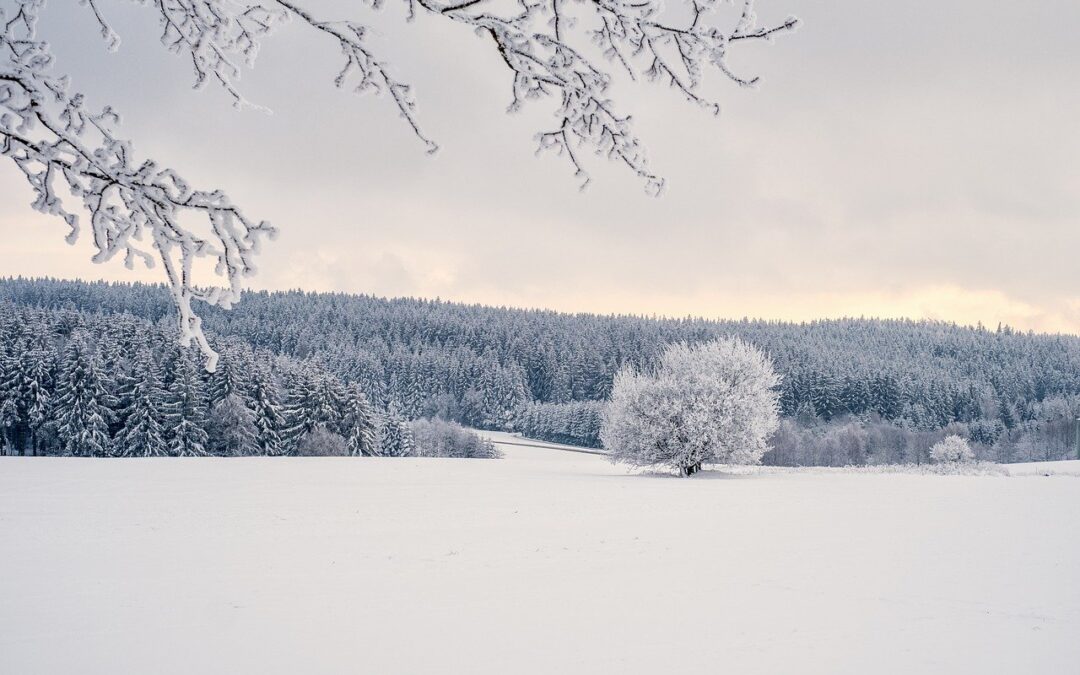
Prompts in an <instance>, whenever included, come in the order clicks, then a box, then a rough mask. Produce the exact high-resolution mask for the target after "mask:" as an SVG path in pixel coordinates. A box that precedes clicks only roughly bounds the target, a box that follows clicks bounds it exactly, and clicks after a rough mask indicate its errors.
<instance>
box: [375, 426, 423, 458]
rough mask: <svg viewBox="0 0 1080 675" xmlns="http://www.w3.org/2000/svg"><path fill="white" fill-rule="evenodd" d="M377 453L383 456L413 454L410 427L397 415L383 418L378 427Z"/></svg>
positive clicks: (406, 455) (407, 455)
mask: <svg viewBox="0 0 1080 675" xmlns="http://www.w3.org/2000/svg"><path fill="white" fill-rule="evenodd" d="M379 454H380V455H382V456H383V457H411V456H412V455H414V454H415V447H414V442H413V434H412V429H411V428H410V427H409V423H408V422H405V421H404V420H402V419H400V418H397V417H389V418H387V419H385V420H384V421H383V423H382V426H381V427H380V428H379Z"/></svg>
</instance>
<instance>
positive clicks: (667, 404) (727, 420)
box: [600, 338, 780, 475]
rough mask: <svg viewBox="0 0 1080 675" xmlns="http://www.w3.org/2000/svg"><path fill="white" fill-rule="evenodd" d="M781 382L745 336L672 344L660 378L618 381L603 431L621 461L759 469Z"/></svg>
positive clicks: (684, 468) (629, 372)
mask: <svg viewBox="0 0 1080 675" xmlns="http://www.w3.org/2000/svg"><path fill="white" fill-rule="evenodd" d="M779 382H780V378H779V377H778V376H777V374H776V372H775V371H774V370H773V367H772V363H771V362H770V361H769V359H768V358H767V357H766V356H765V355H764V354H763V353H762V352H761V351H760V350H759V349H757V348H756V347H754V346H753V345H750V344H747V343H745V342H743V341H742V340H739V339H738V338H728V339H724V340H717V341H715V342H707V343H704V344H699V345H693V346H691V345H687V344H674V345H671V346H669V347H668V348H667V349H666V350H665V351H664V354H663V356H662V357H661V359H660V364H659V366H658V367H657V369H656V370H655V372H653V373H642V372H637V371H635V370H633V369H630V368H624V369H623V370H621V371H620V372H619V373H618V374H617V375H616V376H615V383H614V387H613V389H612V392H611V401H610V403H609V404H608V407H607V410H606V411H605V413H604V424H603V427H602V428H601V431H600V437H601V439H602V440H603V443H604V447H605V448H607V449H608V450H609V451H610V452H611V457H612V460H613V461H621V462H626V463H628V464H631V465H634V466H657V465H659V466H670V467H672V468H675V469H679V470H680V471H681V472H682V473H683V474H684V475H687V474H689V473H692V472H693V470H694V469H695V468H699V467H700V465H701V463H703V462H722V463H727V464H756V463H757V462H758V461H760V459H761V456H762V454H764V452H765V450H766V441H767V439H768V438H769V436H770V435H771V434H772V433H773V431H775V430H776V427H777V424H778V405H777V392H776V386H777V385H778V384H779Z"/></svg>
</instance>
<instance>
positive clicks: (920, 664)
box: [0, 445, 1080, 675]
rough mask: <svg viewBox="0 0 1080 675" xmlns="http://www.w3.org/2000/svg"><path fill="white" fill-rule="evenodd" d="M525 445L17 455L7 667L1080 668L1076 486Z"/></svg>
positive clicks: (0, 575)
mask: <svg viewBox="0 0 1080 675" xmlns="http://www.w3.org/2000/svg"><path fill="white" fill-rule="evenodd" d="M503 450H504V452H505V453H506V459H505V460H502V461H495V460H486V461H485V460H457V459H453V460H439V459H420V460H414V459H337V458H335V459H317V458H312V459H297V458H288V459H285V458H247V459H149V460H117V461H110V460H79V459H51V458H41V459H35V458H26V459H24V458H9V457H4V458H0V627H2V628H0V673H4V674H6V673H13V674H15V673H17V674H19V675H29V674H33V673H64V674H71V673H80V674H88V673H92V674H97V673H101V674H106V673H107V674H109V675H113V674H117V673H154V674H155V675H157V674H164V673H259V674H260V675H263V674H270V673H288V674H290V675H292V674H295V673H378V674H380V675H383V674H387V673H405V674H410V675H413V674H421V673H440V674H444V673H469V674H472V673H492V674H496V673H497V674H499V675H511V674H518V673H537V674H540V673H542V674H544V675H550V674H552V673H560V674H562V673H588V674H590V675H596V674H600V673H618V674H620V675H621V674H624V673H721V672H733V673H740V674H745V673H916V672H917V673H980V674H984V673H1066V672H1077V671H1076V669H1077V664H1078V663H1080V480H1078V479H1077V478H1076V477H1075V476H1069V475H1063V473H1061V472H1058V471H1055V475H1053V476H1050V477H1046V476H1043V475H1041V474H1040V473H1039V472H1037V471H1033V472H1031V473H1033V474H1034V475H1029V476H1011V477H1005V476H932V475H930V476H927V475H906V474H880V475H879V474H866V473H861V474H854V473H844V472H789V473H761V474H747V475H733V474H726V473H720V472H706V473H703V474H700V475H699V476H696V477H694V478H693V479H689V480H686V479H678V478H671V477H665V476H660V475H628V474H627V472H626V471H624V470H622V469H620V468H617V467H613V466H611V465H610V464H608V463H607V461H606V460H605V459H604V458H603V457H597V456H593V455H588V454H580V453H569V452H560V451H556V450H546V449H540V448H533V447H523V446H511V445H506V446H503ZM1068 470H1069V467H1068V466H1066V467H1063V471H1068Z"/></svg>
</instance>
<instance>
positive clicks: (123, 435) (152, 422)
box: [113, 348, 169, 457]
mask: <svg viewBox="0 0 1080 675" xmlns="http://www.w3.org/2000/svg"><path fill="white" fill-rule="evenodd" d="M120 397H121V400H122V401H123V402H124V407H123V408H122V409H121V411H120V418H121V419H122V420H123V425H122V427H121V430H120V432H119V433H118V434H117V435H116V437H115V438H114V439H113V453H114V454H116V455H118V456H120V457H164V456H166V455H168V454H169V449H168V446H167V445H166V442H165V434H164V430H163V429H162V420H163V418H164V408H165V400H164V391H163V390H162V387H161V376H160V375H159V374H158V369H157V366H156V365H155V363H154V355H153V353H152V352H151V351H150V350H149V349H147V348H144V349H142V350H140V351H139V353H138V355H137V356H136V357H135V363H134V364H133V365H132V370H131V374H130V375H128V376H127V377H125V378H124V380H123V381H122V382H121V387H120Z"/></svg>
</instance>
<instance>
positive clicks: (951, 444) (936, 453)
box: [930, 436, 975, 463]
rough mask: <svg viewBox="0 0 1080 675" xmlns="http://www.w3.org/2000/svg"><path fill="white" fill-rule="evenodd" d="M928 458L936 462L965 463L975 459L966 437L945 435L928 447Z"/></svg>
mask: <svg viewBox="0 0 1080 675" xmlns="http://www.w3.org/2000/svg"><path fill="white" fill-rule="evenodd" d="M930 459H932V460H933V461H935V462H938V463H944V462H953V463H961V462H963V463H967V462H973V461H975V453H974V452H972V450H971V446H970V445H968V442H967V440H966V439H964V438H961V437H960V436H946V437H945V438H944V440H942V441H941V442H940V443H937V444H936V445H934V447H932V448H930Z"/></svg>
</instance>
